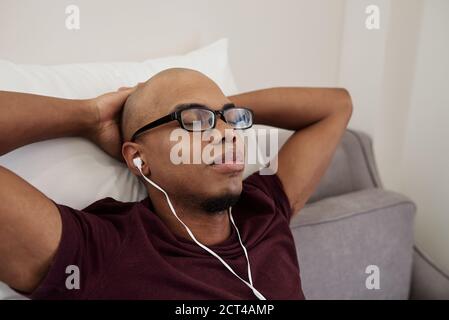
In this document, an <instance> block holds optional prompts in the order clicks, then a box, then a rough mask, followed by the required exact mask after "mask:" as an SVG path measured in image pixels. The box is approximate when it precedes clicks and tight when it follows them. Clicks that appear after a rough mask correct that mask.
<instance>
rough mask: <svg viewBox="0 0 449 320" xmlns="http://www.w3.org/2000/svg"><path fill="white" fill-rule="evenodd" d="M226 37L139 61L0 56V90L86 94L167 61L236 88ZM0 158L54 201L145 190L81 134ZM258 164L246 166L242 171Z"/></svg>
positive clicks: (76, 204)
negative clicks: (55, 61) (32, 61)
mask: <svg viewBox="0 0 449 320" xmlns="http://www.w3.org/2000/svg"><path fill="white" fill-rule="evenodd" d="M227 47H228V41H227V39H222V40H219V41H217V42H215V43H213V44H211V45H209V46H207V47H204V48H202V49H199V50H196V51H193V52H190V53H188V54H186V55H181V56H172V57H166V58H159V59H152V60H147V61H144V62H141V63H135V62H118V63H88V64H69V65H57V66H40V65H17V64H14V63H11V62H8V61H4V60H0V90H9V91H20V92H29V93H36V94H43V95H50V96H57V97H64V98H89V97H95V96H97V95H99V94H102V93H104V92H107V91H111V90H116V89H117V88H119V87H121V86H132V85H135V84H136V83H137V82H141V81H145V80H147V79H148V78H150V77H151V76H153V75H154V74H156V73H157V72H159V71H161V70H164V69H166V68H170V67H187V68H192V69H196V70H198V71H201V72H203V73H204V74H206V75H207V76H209V77H210V78H211V79H212V80H214V81H215V82H216V83H217V84H218V85H219V86H220V87H221V89H222V90H223V92H224V93H225V94H226V95H230V94H234V93H236V91H237V90H236V86H235V83H234V80H233V77H232V73H231V70H230V68H229V63H228V54H227ZM0 164H1V165H3V166H5V167H7V168H9V169H10V170H12V171H13V172H15V173H16V174H18V175H20V176H21V177H22V178H24V179H25V180H27V181H28V182H30V183H31V184H33V185H34V186H35V187H36V188H38V189H39V190H41V191H42V192H43V193H44V194H46V195H47V196H48V197H50V198H51V199H53V200H54V201H56V202H58V203H62V204H65V205H68V206H71V207H73V208H77V209H82V208H84V207H86V206H88V205H89V204H91V203H92V202H94V201H96V200H98V199H101V198H104V197H113V198H115V199H117V200H121V201H138V200H140V199H142V198H144V197H145V196H146V191H145V189H144V188H143V186H142V185H141V184H140V183H139V182H138V180H137V179H136V178H135V177H134V176H133V175H132V174H131V173H130V172H129V170H128V168H127V167H126V166H125V165H124V164H122V163H119V162H118V161H116V160H114V159H112V158H110V157H109V156H108V155H106V154H105V153H104V152H103V151H101V150H100V149H98V148H97V147H96V146H95V145H93V144H92V143H90V142H89V141H86V140H84V139H81V138H76V137H73V138H61V139H54V140H47V141H42V142H38V143H34V144H31V145H27V146H24V147H22V148H19V149H17V150H14V151H13V152H10V153H8V154H6V155H4V156H2V157H0ZM255 170H257V168H255V167H252V166H248V168H247V170H246V172H245V176H247V175H248V174H249V173H250V172H254V171H255Z"/></svg>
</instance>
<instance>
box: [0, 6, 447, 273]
mask: <svg viewBox="0 0 449 320" xmlns="http://www.w3.org/2000/svg"><path fill="white" fill-rule="evenodd" d="M68 4H76V5H78V6H79V8H80V10H81V29H80V30H79V31H69V30H67V29H66V28H65V24H64V21H65V17H66V15H65V13H64V10H65V7H66V6H67V5H68ZM370 4H375V5H378V6H379V7H380V9H381V28H380V30H372V31H369V30H367V29H366V28H365V19H366V14H365V8H366V6H367V5H370ZM448 6H449V1H447V0H394V1H393V0H281V1H275V0H265V1H257V0H245V1H238V0H228V1H225V0H216V1H207V0H190V1H184V0H171V1H156V0H147V1H144V0H134V1H120V2H119V1H106V0H96V1H88V0H78V1H77V0H73V1H68V0H58V1H51V0H41V1H33V0H19V1H17V0H2V1H1V2H0V58H3V59H9V60H12V61H15V62H21V63H42V64H55V63H71V62H90V61H102V60H107V61H112V60H121V61H123V60H128V61H129V60H143V59H146V58H150V57H157V56H162V55H167V54H175V53H182V52H186V51H188V50H191V49H194V48H197V47H200V46H202V45H205V44H208V43H210V42H212V41H214V40H216V39H218V38H221V37H228V38H229V39H230V59H231V65H232V67H233V70H234V74H235V78H236V81H237V84H238V85H239V87H240V89H241V90H242V91H244V90H250V89H255V88H260V87H267V86H275V85H306V86H336V85H339V86H344V87H347V88H348V89H349V90H350V91H351V94H352V96H353V100H354V105H355V110H354V115H353V119H352V120H351V123H350V126H351V127H353V128H356V129H361V130H364V131H366V132H368V133H369V134H371V136H372V137H373V139H374V147H375V152H376V157H377V162H378V166H379V170H380V173H381V177H382V180H383V181H384V184H385V186H386V187H387V188H389V189H393V190H397V191H399V192H402V193H405V194H406V195H408V196H409V197H410V198H412V199H413V200H414V201H416V202H417V204H418V211H419V212H418V216H417V220H416V221H417V228H416V235H417V242H418V243H419V244H420V245H421V247H422V248H423V249H424V250H425V251H427V252H428V253H430V256H431V257H432V258H433V259H434V260H436V261H437V262H438V263H439V264H440V265H441V266H442V267H443V268H444V269H445V270H447V271H449V250H448V249H447V245H449V220H448V219H449V218H448V217H449V202H448V201H449V200H448V195H449V176H448V173H447V171H444V169H445V165H446V164H447V163H449V148H448V138H449V132H448V127H449V126H448V125H447V121H448V119H449V114H448V108H447V106H448V97H447V95H446V93H447V92H449V87H448V84H449V79H448V75H449V66H448V58H447V57H448V56H449V41H448V39H449V37H448V36H447V30H449V7H448Z"/></svg>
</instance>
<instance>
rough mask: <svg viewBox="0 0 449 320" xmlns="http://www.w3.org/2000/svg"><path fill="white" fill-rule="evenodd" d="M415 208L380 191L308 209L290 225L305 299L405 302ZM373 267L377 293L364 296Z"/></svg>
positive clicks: (351, 195)
mask: <svg viewBox="0 0 449 320" xmlns="http://www.w3.org/2000/svg"><path fill="white" fill-rule="evenodd" d="M414 213H415V205H414V204H413V202H411V201H410V200H409V199H407V198H406V197H404V196H402V195H400V194H398V193H394V192H390V191H385V190H382V189H374V188H373V189H367V190H362V191H358V192H352V193H348V194H345V195H340V196H335V197H330V198H327V199H324V200H321V201H318V202H315V203H311V204H307V205H306V206H305V207H304V208H303V209H302V210H301V211H300V213H299V215H298V216H297V217H295V218H294V219H293V220H292V222H291V228H292V232H293V236H294V238H295V242H296V247H297V253H298V259H299V264H300V268H301V279H302V285H303V290H304V294H305V296H306V298H307V299H407V298H408V295H409V288H410V279H411V272H412V259H413V217H414ZM369 265H377V266H378V267H379V271H380V289H379V290H368V289H367V288H366V286H365V281H366V279H367V277H368V276H369V275H368V274H366V273H365V270H366V267H367V266H369Z"/></svg>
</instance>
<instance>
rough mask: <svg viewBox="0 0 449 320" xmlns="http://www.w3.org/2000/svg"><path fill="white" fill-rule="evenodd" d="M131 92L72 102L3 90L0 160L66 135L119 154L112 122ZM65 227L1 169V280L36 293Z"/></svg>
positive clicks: (43, 201)
mask: <svg viewBox="0 0 449 320" xmlns="http://www.w3.org/2000/svg"><path fill="white" fill-rule="evenodd" d="M129 93H130V91H129V90H122V91H119V92H115V93H110V94H106V95H104V96H101V97H99V98H96V99H92V100H68V99H59V98H53V97H45V96H38V95H31V94H24V93H15V92H2V91H0V156H1V155H3V154H6V153H7V152H10V151H12V150H14V149H16V148H18V147H20V146H23V145H26V144H29V143H33V142H37V141H41V140H45V139H52V138H58V137H65V136H82V137H86V138H89V139H91V140H92V141H95V142H99V145H100V147H102V148H103V150H105V151H106V152H108V151H111V155H114V154H113V153H112V152H113V151H116V150H120V148H116V145H115V144H114V145H112V144H111V143H107V142H106V141H111V140H110V139H109V138H110V137H112V136H114V134H115V133H116V132H118V131H117V130H118V128H116V127H113V126H112V123H113V121H115V120H114V119H115V116H116V114H117V113H118V111H119V110H120V109H121V106H122V105H123V102H124V101H125V99H126V97H127V96H128V95H129ZM100 118H101V121H100ZM115 143H116V144H118V145H119V144H120V140H118V141H116V142H115ZM55 156H57V155H55ZM61 229H62V226H61V217H60V215H59V212H58V209H57V207H56V206H55V204H54V203H53V202H52V201H51V200H50V199H49V198H47V197H46V196H45V195H44V194H43V193H41V192H40V191H39V190H37V189H36V188H34V187H33V186H32V185H31V184H29V183H28V182H26V181H25V180H23V179H22V178H20V177H19V176H17V175H16V174H14V173H13V172H11V171H10V170H8V169H6V168H4V167H2V166H0V281H3V282H5V283H7V284H8V285H10V286H11V287H13V288H15V289H18V290H21V291H24V292H31V291H33V290H34V288H36V286H37V285H38V284H39V282H40V280H41V279H42V277H43V276H44V275H45V274H46V272H47V270H48V268H49V266H50V263H51V260H52V258H53V256H54V254H55V252H56V249H57V247H58V244H59V240H60V237H61Z"/></svg>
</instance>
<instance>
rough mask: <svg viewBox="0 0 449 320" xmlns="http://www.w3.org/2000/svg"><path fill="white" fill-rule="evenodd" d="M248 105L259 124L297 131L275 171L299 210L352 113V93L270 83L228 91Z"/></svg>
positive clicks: (282, 149)
mask: <svg viewBox="0 0 449 320" xmlns="http://www.w3.org/2000/svg"><path fill="white" fill-rule="evenodd" d="M229 99H230V100H231V101H232V102H234V103H235V104H236V105H241V106H248V107H250V108H252V109H253V111H254V113H255V121H256V123H258V124H264V125H269V126H275V127H279V128H283V129H289V130H295V131H296V132H295V133H294V134H293V135H292V136H291V137H290V138H289V139H288V141H287V142H286V143H285V145H284V146H283V147H282V148H281V150H280V151H279V155H278V171H277V175H278V177H279V179H280V180H281V182H282V184H283V186H284V190H285V193H286V194H287V197H288V199H289V201H290V206H291V208H292V211H293V213H294V214H296V213H297V212H298V211H299V210H300V209H301V208H302V207H303V206H304V204H305V203H306V201H307V199H309V197H310V196H311V195H312V193H313V191H314V190H315V188H316V187H317V185H318V182H319V181H320V178H321V177H322V176H323V174H324V172H325V170H326V168H327V167H328V165H329V163H330V161H331V159H332V155H333V154H334V152H335V149H336V147H337V145H338V143H339V142H340V139H341V136H342V135H343V133H344V131H345V129H346V126H347V124H348V122H349V119H350V117H351V114H352V102H351V97H350V95H349V93H348V92H347V91H346V90H345V89H340V88H294V87H293V88H271V89H265V90H258V91H253V92H248V93H243V94H239V95H235V96H232V97H229Z"/></svg>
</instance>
